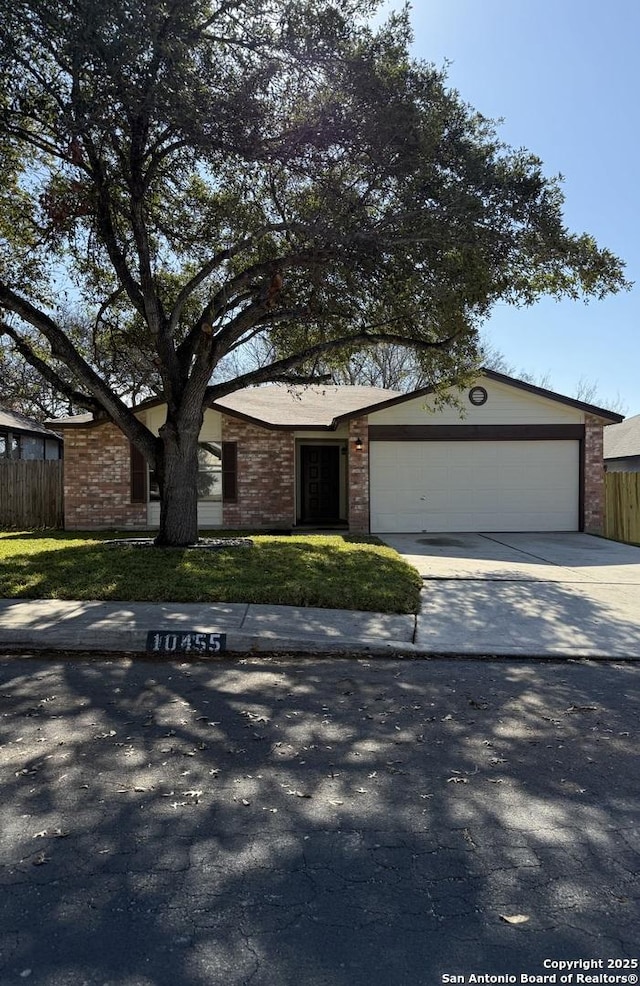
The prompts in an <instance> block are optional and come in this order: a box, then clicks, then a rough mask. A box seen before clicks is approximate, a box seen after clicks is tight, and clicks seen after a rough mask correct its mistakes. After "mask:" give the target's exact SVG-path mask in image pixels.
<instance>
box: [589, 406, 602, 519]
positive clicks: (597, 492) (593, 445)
mask: <svg viewBox="0 0 640 986" xmlns="http://www.w3.org/2000/svg"><path fill="white" fill-rule="evenodd" d="M603 441H604V438H603V424H602V421H601V420H600V419H599V418H594V417H592V416H591V415H590V414H585V418H584V529H585V531H586V532H587V534H602V532H603V530H604V463H603V459H602V455H603Z"/></svg>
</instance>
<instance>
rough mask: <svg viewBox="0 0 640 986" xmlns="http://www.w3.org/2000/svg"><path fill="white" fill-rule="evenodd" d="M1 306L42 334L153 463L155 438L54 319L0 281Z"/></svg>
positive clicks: (98, 402) (54, 351)
mask: <svg viewBox="0 0 640 986" xmlns="http://www.w3.org/2000/svg"><path fill="white" fill-rule="evenodd" d="M0 307H4V308H8V309H9V311H12V312H15V314H16V315H18V316H19V317H20V318H22V319H23V320H24V321H25V322H27V323H28V324H29V325H32V326H33V327H34V328H36V329H37V330H38V331H39V332H41V333H42V335H43V336H44V337H45V338H46V339H47V341H48V342H49V345H50V346H51V352H52V355H53V356H56V357H58V358H59V359H61V360H63V362H64V363H66V365H67V366H68V367H69V369H70V370H71V373H72V374H73V375H74V376H75V377H77V378H78V380H80V381H82V383H83V384H84V385H85V387H86V388H87V390H88V391H89V393H90V394H91V395H92V396H93V397H94V398H95V400H96V403H97V404H99V405H100V407H101V408H102V409H103V410H104V411H105V412H106V414H107V416H108V417H109V418H110V419H111V420H112V421H113V422H115V424H117V425H118V427H120V428H121V429H122V430H123V431H124V432H125V434H126V435H127V436H128V437H129V439H130V440H131V441H132V442H134V444H135V445H136V446H137V447H138V448H139V449H140V451H141V452H142V453H143V455H144V456H145V458H146V459H147V460H148V462H149V463H150V464H153V463H154V462H155V456H156V439H155V438H154V436H153V435H152V434H151V432H150V431H149V430H148V429H147V428H146V427H145V426H144V425H143V424H142V423H141V422H140V421H138V419H137V418H136V416H135V415H134V414H133V412H132V411H131V409H130V408H128V407H127V406H126V404H124V403H123V402H122V401H121V400H120V398H119V397H117V396H116V395H115V394H114V393H113V392H112V391H111V389H110V388H109V387H108V386H107V385H106V383H105V382H104V380H102V378H101V377H99V376H98V374H97V373H96V372H95V370H93V369H92V368H91V366H89V364H88V363H87V362H86V360H85V359H84V358H83V357H82V356H81V355H80V353H79V352H78V350H77V349H76V348H75V346H74V345H73V343H72V342H71V341H70V340H69V338H68V337H67V335H66V334H65V333H64V332H63V331H62V329H60V328H59V327H58V326H57V325H56V323H55V322H54V321H53V319H51V318H50V317H49V316H48V315H46V314H45V313H44V312H41V311H39V310H38V309H37V308H35V307H34V306H33V305H32V304H31V303H30V302H28V301H26V300H25V299H24V298H21V297H20V295H17V294H16V293H15V292H14V291H12V290H11V289H10V288H9V287H7V285H5V284H3V283H2V282H0Z"/></svg>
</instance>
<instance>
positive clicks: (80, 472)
mask: <svg viewBox="0 0 640 986" xmlns="http://www.w3.org/2000/svg"><path fill="white" fill-rule="evenodd" d="M348 427H349V437H348V441H347V517H348V524H349V530H350V531H351V532H353V533H367V532H368V531H369V524H370V520H369V440H368V419H367V417H366V416H361V417H358V418H352V419H351V420H350V421H349V426H348ZM222 438H223V441H225V442H236V443H237V485H236V492H237V498H236V500H235V501H234V502H230V501H225V502H224V503H223V508H222V511H223V512H222V523H223V526H224V527H226V528H267V529H269V528H291V527H293V526H294V525H295V521H296V466H295V438H294V434H293V432H292V431H284V430H272V429H269V428H263V427H260V426H259V425H254V424H251V423H248V422H246V421H242V420H240V419H238V418H235V417H231V416H227V415H223V417H222ZM357 438H359V439H360V440H361V442H362V449H361V450H360V451H358V450H357V449H356V439H357ZM64 440H65V443H64V509H65V528H66V529H67V530H98V529H109V528H120V529H144V528H145V527H146V526H147V506H146V504H144V503H132V502H131V461H130V446H129V441H128V439H127V438H126V437H125V436H124V435H123V434H122V432H121V431H120V430H119V429H118V428H117V427H116V426H115V425H113V424H101V425H97V426H94V427H87V428H78V427H70V428H65V429H64ZM602 454H603V423H602V420H601V419H599V418H597V417H594V416H592V415H588V414H587V415H585V438H584V529H585V531H587V532H588V533H592V534H599V533H602V530H603V525H604V467H603V458H602Z"/></svg>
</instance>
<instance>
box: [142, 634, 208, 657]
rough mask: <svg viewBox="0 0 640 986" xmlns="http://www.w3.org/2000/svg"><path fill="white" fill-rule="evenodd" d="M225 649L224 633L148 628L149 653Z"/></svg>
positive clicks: (206, 651)
mask: <svg viewBox="0 0 640 986" xmlns="http://www.w3.org/2000/svg"><path fill="white" fill-rule="evenodd" d="M226 649H227V635H226V633H196V631H195V630H182V631H180V632H179V633H178V632H176V631H175V630H149V631H148V633H147V653H149V654H221V653H222V652H223V651H225V650H226Z"/></svg>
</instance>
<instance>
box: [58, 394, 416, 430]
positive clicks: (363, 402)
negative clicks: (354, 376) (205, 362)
mask: <svg viewBox="0 0 640 986" xmlns="http://www.w3.org/2000/svg"><path fill="white" fill-rule="evenodd" d="M400 396H402V395H401V394H400V393H399V391H397V390H385V389H384V388H382V387H355V386H354V387H341V386H340V387H337V386H334V385H327V386H324V385H322V386H315V385H314V386H310V387H292V386H289V385H286V384H270V385H269V386H265V387H248V388H246V389H245V390H237V391H235V393H233V394H228V395H227V396H226V397H221V398H220V399H219V400H217V401H216V402H215V404H213V405H212V407H213V409H214V410H216V411H221V412H222V413H223V414H224V413H225V412H228V413H229V414H231V415H233V416H234V417H237V418H242V419H244V420H246V421H247V420H248V421H255V422H256V424H261V425H267V426H268V427H271V428H287V429H292V428H305V429H310V428H320V429H324V428H331V427H332V425H333V422H334V421H335V420H336V418H342V417H344V416H345V415H346V416H348V415H353V414H357V412H358V411H359V410H360V409H364V408H369V407H371V406H372V405H375V404H381V403H383V402H385V401H388V400H390V399H392V398H395V397H400ZM162 403H164V402H163V401H161V400H159V399H158V400H156V399H153V400H149V401H144V402H143V403H142V404H139V405H138V407H136V408H134V410H136V411H143V410H144V409H145V408H150V407H154V406H158V405H159V404H162ZM51 423H54V422H51ZM93 423H94V418H93V415H92V414H76V415H74V416H73V417H70V418H56V419H55V426H56V427H57V428H68V427H82V426H85V427H86V426H88V425H92V424H93Z"/></svg>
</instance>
